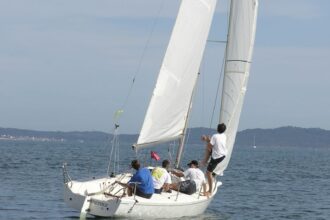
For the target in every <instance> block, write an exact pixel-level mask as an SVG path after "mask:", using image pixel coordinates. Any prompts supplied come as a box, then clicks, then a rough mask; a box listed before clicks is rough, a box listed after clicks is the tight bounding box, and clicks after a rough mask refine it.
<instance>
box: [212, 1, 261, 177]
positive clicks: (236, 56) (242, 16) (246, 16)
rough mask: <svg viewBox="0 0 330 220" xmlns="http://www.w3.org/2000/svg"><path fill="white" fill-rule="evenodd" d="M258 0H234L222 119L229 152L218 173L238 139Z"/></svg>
mask: <svg viewBox="0 0 330 220" xmlns="http://www.w3.org/2000/svg"><path fill="white" fill-rule="evenodd" d="M257 11H258V0H232V1H231V7H230V18H229V28H228V39H227V48H226V58H225V61H226V63H225V68H224V80H223V90H222V100H221V109H220V123H225V124H226V125H227V130H226V134H227V146H226V147H227V149H228V155H227V156H226V158H225V159H224V161H223V162H221V163H220V164H219V165H218V166H217V167H216V169H215V170H214V172H215V173H217V174H221V173H223V171H224V170H225V169H226V168H227V166H228V163H229V161H230V158H231V153H232V150H233V146H234V143H235V138H236V133H237V129H238V124H239V118H240V114H241V110H242V107H243V101H244V96H245V93H246V88H247V83H248V79H249V71H250V66H251V63H252V53H253V46H254V38H255V30H256V19H257Z"/></svg>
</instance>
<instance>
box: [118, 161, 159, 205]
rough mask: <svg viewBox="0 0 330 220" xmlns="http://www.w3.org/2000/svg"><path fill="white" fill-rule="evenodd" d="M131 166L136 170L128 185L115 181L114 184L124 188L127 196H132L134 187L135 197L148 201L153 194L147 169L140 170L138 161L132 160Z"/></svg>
mask: <svg viewBox="0 0 330 220" xmlns="http://www.w3.org/2000/svg"><path fill="white" fill-rule="evenodd" d="M131 166H132V167H133V168H134V169H135V170H136V173H135V174H134V175H133V176H132V178H131V179H130V180H129V181H128V183H127V184H125V183H121V182H119V181H115V183H118V184H120V185H121V186H123V187H126V188H127V194H128V196H132V194H133V192H134V188H135V186H136V191H135V195H137V196H140V197H143V198H147V199H150V198H151V196H152V194H153V193H154V184H153V181H152V177H151V173H150V171H149V170H148V169H147V168H140V162H139V161H138V160H133V161H132V163H131Z"/></svg>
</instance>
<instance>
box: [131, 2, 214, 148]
mask: <svg viewBox="0 0 330 220" xmlns="http://www.w3.org/2000/svg"><path fill="white" fill-rule="evenodd" d="M215 6H216V0H182V3H181V6H180V9H179V13H178V16H177V19H176V23H175V25H174V28H173V32H172V35H171V39H170V42H169V45H168V48H167V51H166V54H165V57H164V60H163V64H162V66H161V69H160V72H159V75H158V79H157V83H156V87H155V89H154V91H153V95H152V98H151V101H150V104H149V107H148V110H147V114H146V116H145V119H144V123H143V126H142V129H141V132H140V136H139V139H138V141H137V144H136V148H142V147H145V146H148V145H150V144H153V143H160V142H165V141H170V140H174V139H177V138H179V137H181V136H182V135H183V132H184V129H185V125H186V120H187V117H188V112H189V108H190V101H191V98H192V94H193V90H194V86H195V84H196V80H197V77H198V71H199V66H200V63H201V60H202V56H203V52H204V49H205V45H206V41H207V36H208V33H209V29H210V26H211V22H212V17H213V13H214V9H215Z"/></svg>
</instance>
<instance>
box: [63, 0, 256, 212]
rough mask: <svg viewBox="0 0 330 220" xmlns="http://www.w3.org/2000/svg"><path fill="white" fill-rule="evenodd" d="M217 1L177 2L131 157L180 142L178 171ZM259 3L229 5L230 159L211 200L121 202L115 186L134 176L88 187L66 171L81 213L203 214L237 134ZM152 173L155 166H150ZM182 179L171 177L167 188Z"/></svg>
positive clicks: (170, 197)
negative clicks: (167, 38) (159, 146)
mask: <svg viewBox="0 0 330 220" xmlns="http://www.w3.org/2000/svg"><path fill="white" fill-rule="evenodd" d="M216 4H217V0H182V1H181V5H180V9H179V12H178V15H177V18H176V22H175V25H174V28H173V31H172V35H171V38H170V41H169V44H168V47H167V50H166V54H165V56H164V59H163V63H162V65H161V68H160V71H159V75H158V79H157V82H156V86H155V88H154V91H153V93H152V98H151V101H150V103H149V107H148V110H147V112H146V115H145V119H144V122H143V126H142V129H141V132H140V135H139V138H138V140H137V142H136V144H134V149H135V150H140V149H143V148H147V147H151V146H156V145H159V144H161V143H166V142H169V141H173V140H179V143H180V145H179V147H178V152H177V156H176V161H175V167H179V165H180V162H181V157H182V152H183V147H184V142H185V136H186V129H187V127H188V121H189V116H190V113H191V109H192V104H193V96H194V92H195V86H196V83H197V80H198V75H199V68H200V64H201V60H202V57H203V53H204V49H205V46H206V43H207V38H208V34H209V30H210V26H211V23H212V19H213V14H214V11H215V7H216ZM257 8H258V0H232V1H231V3H230V13H229V25H228V34H227V43H226V51H225V66H224V77H223V89H222V101H221V109H220V121H219V122H220V123H225V124H226V125H227V131H226V135H227V148H228V155H227V157H226V158H225V160H224V161H223V162H221V163H220V164H219V165H218V167H216V169H215V171H214V173H215V174H216V175H215V177H214V184H213V186H214V188H213V189H212V194H211V196H209V197H206V196H203V195H201V193H200V192H201V191H200V190H197V192H196V193H194V194H192V195H187V194H184V193H180V192H177V191H174V190H173V191H172V192H171V193H162V194H153V195H152V197H151V198H150V199H145V198H141V197H139V196H135V195H133V196H123V197H122V194H123V189H122V187H121V186H120V185H118V184H116V183H115V181H116V180H118V181H121V182H127V181H128V180H129V179H130V178H131V176H132V173H129V172H127V173H120V174H117V175H111V176H106V177H103V178H98V179H91V180H87V181H75V180H72V179H71V178H70V176H69V174H68V172H67V169H66V166H65V165H64V166H63V175H64V200H65V202H66V203H67V204H68V205H69V206H71V207H73V208H75V209H77V210H79V211H80V216H81V217H84V216H86V214H89V215H93V216H102V217H133V218H178V217H183V216H196V215H199V214H202V213H203V212H204V211H205V210H206V208H207V207H208V205H209V204H210V202H211V201H212V199H213V198H214V195H215V194H216V193H217V191H218V190H219V187H220V186H221V185H222V183H221V182H220V181H219V180H217V177H218V176H219V175H222V174H223V172H224V170H225V169H226V168H227V166H228V163H229V160H230V157H231V153H232V149H233V146H234V142H235V137H236V133H237V128H238V123H239V118H240V113H241V110H242V105H243V100H244V95H245V92H246V87H247V83H248V78H249V70H250V65H251V62H252V60H251V59H252V51H253V45H254V38H255V28H256V18H257ZM149 169H152V167H149ZM178 181H179V178H177V177H175V176H172V182H178Z"/></svg>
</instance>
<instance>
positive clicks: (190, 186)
mask: <svg viewBox="0 0 330 220" xmlns="http://www.w3.org/2000/svg"><path fill="white" fill-rule="evenodd" d="M179 184H180V186H179V187H180V188H179V191H180V192H182V193H185V194H188V195H191V194H193V193H195V192H196V183H195V181H193V180H186V181H183V182H180V183H179Z"/></svg>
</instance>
